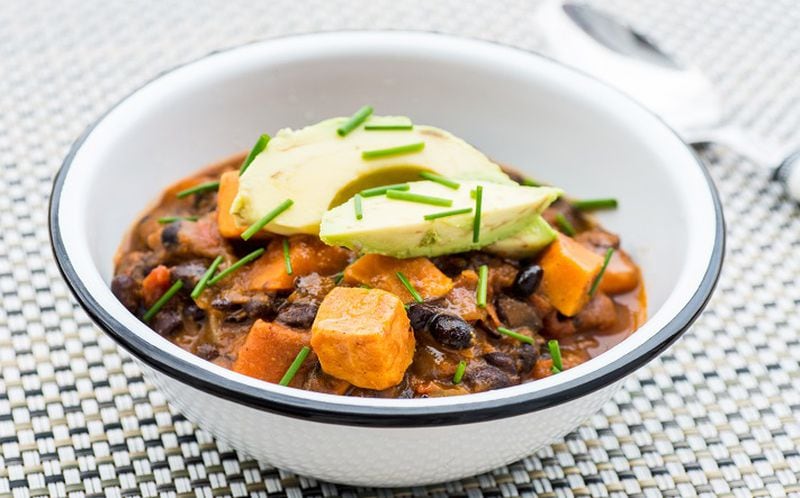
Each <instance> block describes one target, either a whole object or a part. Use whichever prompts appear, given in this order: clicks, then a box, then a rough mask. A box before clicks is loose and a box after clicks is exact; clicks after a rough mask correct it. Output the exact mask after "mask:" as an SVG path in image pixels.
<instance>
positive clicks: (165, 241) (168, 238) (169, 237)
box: [161, 221, 181, 247]
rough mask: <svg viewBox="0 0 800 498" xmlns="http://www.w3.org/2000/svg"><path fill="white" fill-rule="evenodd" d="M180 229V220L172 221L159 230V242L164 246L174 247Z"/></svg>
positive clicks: (176, 243)
mask: <svg viewBox="0 0 800 498" xmlns="http://www.w3.org/2000/svg"><path fill="white" fill-rule="evenodd" d="M180 231H181V222H180V221H173V222H172V223H170V224H169V225H167V226H165V227H164V229H163V230H161V244H162V245H163V246H164V247H174V246H177V245H178V232H180Z"/></svg>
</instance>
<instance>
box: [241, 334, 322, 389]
mask: <svg viewBox="0 0 800 498" xmlns="http://www.w3.org/2000/svg"><path fill="white" fill-rule="evenodd" d="M308 343H309V334H308V332H303V331H299V330H294V329H291V328H288V327H285V326H283V325H280V324H278V323H273V322H265V321H263V320H257V321H256V322H255V323H254V324H253V326H252V327H250V331H249V332H248V333H247V338H246V339H245V341H244V344H243V345H242V347H241V349H239V355H238V356H237V358H236V361H234V362H233V367H232V370H233V371H234V372H239V373H241V374H244V375H247V376H250V377H255V378H256V379H261V380H266V381H267V382H272V383H275V384H277V383H278V382H279V381H280V380H281V378H282V377H283V374H285V373H286V370H288V369H289V366H291V364H292V362H293V361H294V359H295V358H296V357H297V353H299V352H300V350H301V349H303V346H308ZM311 363H312V362H311V361H309V359H308V358H306V361H305V365H306V368H309V367H308V365H310V364H311ZM301 372H302V368H301ZM302 378H303V375H295V378H294V380H293V382H292V383H291V384H290V385H295V383H296V382H298V383H299V381H300V380H301V379H302Z"/></svg>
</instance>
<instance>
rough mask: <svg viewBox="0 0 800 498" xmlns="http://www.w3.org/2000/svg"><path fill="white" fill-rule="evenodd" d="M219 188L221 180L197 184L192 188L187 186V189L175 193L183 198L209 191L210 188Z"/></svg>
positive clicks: (179, 197)
mask: <svg viewBox="0 0 800 498" xmlns="http://www.w3.org/2000/svg"><path fill="white" fill-rule="evenodd" d="M218 188H219V182H206V183H201V184H200V185H195V186H194V187H191V188H187V189H186V190H181V191H180V192H178V193H177V194H175V195H176V197H178V199H183V198H184V197H188V196H190V195H192V194H200V193H203V192H208V191H209V190H217V189H218Z"/></svg>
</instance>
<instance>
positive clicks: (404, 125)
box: [364, 123, 414, 131]
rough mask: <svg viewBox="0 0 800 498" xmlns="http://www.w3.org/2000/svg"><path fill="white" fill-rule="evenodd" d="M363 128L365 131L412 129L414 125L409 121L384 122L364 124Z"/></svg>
mask: <svg viewBox="0 0 800 498" xmlns="http://www.w3.org/2000/svg"><path fill="white" fill-rule="evenodd" d="M364 129H365V130H367V131H400V130H413V129H414V125H413V124H411V123H385V124H365V125H364Z"/></svg>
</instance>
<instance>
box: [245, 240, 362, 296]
mask: <svg viewBox="0 0 800 498" xmlns="http://www.w3.org/2000/svg"><path fill="white" fill-rule="evenodd" d="M289 260H290V261H291V262H292V274H291V275H289V273H288V271H287V268H286V261H285V258H284V256H283V239H276V240H273V241H272V242H270V244H269V246H268V247H267V252H266V253H265V254H264V255H263V256H261V257H260V258H258V259H257V260H256V261H255V262H254V263H253V265H252V267H251V268H250V270H249V271H248V272H247V274H246V276H245V277H244V278H245V284H246V287H247V288H248V289H250V290H265V291H282V290H291V289H292V288H293V287H294V281H295V279H296V278H297V277H302V276H305V275H309V274H311V273H319V274H320V275H332V274H334V273H337V272H339V271H341V270H342V269H343V268H344V267H345V265H347V262H348V261H349V260H350V251H348V250H347V249H342V248H341V247H331V246H328V245H325V244H324V243H323V242H322V241H320V240H319V239H318V238H316V237H312V236H308V235H293V236H292V237H289Z"/></svg>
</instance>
